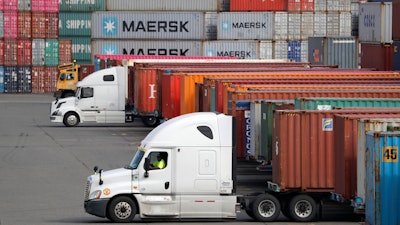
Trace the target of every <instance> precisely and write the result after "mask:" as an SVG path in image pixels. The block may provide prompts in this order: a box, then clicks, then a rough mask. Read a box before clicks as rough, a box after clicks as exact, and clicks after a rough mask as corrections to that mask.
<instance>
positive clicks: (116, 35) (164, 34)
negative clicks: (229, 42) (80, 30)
mask: <svg viewBox="0 0 400 225" xmlns="http://www.w3.org/2000/svg"><path fill="white" fill-rule="evenodd" d="M204 21H205V16H204V13H202V12H174V13H171V12H154V11H152V12H145V11H141V12H138V11H136V12H127V11H124V12H122V11H107V12H94V13H93V14H92V38H103V39H186V40H203V39H206V38H207V35H206V32H205V30H206V29H204V26H205V22H204Z"/></svg>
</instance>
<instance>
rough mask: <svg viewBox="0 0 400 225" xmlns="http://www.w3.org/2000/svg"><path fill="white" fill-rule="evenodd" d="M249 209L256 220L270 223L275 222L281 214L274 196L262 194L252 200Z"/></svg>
mask: <svg viewBox="0 0 400 225" xmlns="http://www.w3.org/2000/svg"><path fill="white" fill-rule="evenodd" d="M251 209H252V211H253V215H254V218H255V219H256V220H258V221H261V222H272V221H275V220H276V219H277V218H278V216H279V214H280V213H281V204H280V203H279V201H278V199H277V198H276V197H275V196H273V195H270V194H262V195H259V196H258V197H257V198H256V199H255V200H254V202H253V204H252V207H251Z"/></svg>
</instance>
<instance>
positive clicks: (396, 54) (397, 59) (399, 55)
mask: <svg viewBox="0 0 400 225" xmlns="http://www.w3.org/2000/svg"><path fill="white" fill-rule="evenodd" d="M393 70H400V41H393Z"/></svg>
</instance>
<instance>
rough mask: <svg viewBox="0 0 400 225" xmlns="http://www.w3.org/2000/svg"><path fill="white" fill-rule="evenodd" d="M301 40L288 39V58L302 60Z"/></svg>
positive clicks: (296, 60) (295, 60)
mask: <svg viewBox="0 0 400 225" xmlns="http://www.w3.org/2000/svg"><path fill="white" fill-rule="evenodd" d="M301 47H302V46H301V42H300V41H288V50H287V51H288V53H287V58H288V59H289V60H291V61H294V62H301Z"/></svg>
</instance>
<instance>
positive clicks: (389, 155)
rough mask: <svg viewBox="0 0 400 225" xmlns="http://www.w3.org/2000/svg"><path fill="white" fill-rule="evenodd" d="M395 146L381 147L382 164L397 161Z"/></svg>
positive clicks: (396, 148) (397, 150)
mask: <svg viewBox="0 0 400 225" xmlns="http://www.w3.org/2000/svg"><path fill="white" fill-rule="evenodd" d="M398 152H399V149H398V147H397V146H383V147H382V162H388V163H394V162H398V161H399V156H398V154H399V153H398Z"/></svg>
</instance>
